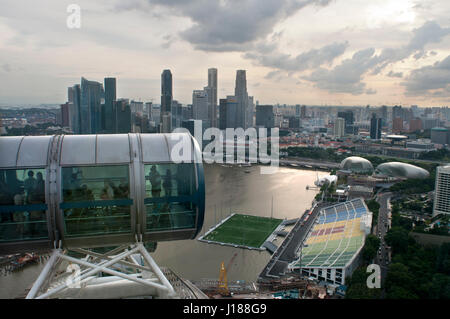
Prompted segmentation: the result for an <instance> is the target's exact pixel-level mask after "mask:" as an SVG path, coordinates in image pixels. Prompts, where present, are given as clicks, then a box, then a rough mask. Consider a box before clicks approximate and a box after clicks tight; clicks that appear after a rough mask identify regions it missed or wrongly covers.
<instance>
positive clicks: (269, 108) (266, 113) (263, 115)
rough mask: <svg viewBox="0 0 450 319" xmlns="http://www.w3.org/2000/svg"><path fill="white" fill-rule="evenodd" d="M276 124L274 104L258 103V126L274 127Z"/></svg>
mask: <svg viewBox="0 0 450 319" xmlns="http://www.w3.org/2000/svg"><path fill="white" fill-rule="evenodd" d="M274 126H275V116H274V114H273V105H258V106H257V107H256V127H265V128H268V129H269V128H273V127H274Z"/></svg>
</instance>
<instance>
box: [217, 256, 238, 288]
mask: <svg viewBox="0 0 450 319" xmlns="http://www.w3.org/2000/svg"><path fill="white" fill-rule="evenodd" d="M237 255H238V254H237V253H234V255H233V257H231V260H230V262H229V263H228V265H227V267H226V268H225V263H224V262H223V261H222V264H221V265H220V275H219V287H218V288H219V289H218V290H219V293H220V294H221V295H222V296H229V295H230V291H229V290H228V281H227V271H229V270H230V268H231V266H232V265H233V261H234V260H235V259H236V256H237Z"/></svg>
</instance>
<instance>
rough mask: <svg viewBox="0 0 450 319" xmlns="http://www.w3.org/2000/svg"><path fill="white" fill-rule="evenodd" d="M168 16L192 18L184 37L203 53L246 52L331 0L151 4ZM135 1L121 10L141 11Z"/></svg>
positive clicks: (164, 0)
mask: <svg viewBox="0 0 450 319" xmlns="http://www.w3.org/2000/svg"><path fill="white" fill-rule="evenodd" d="M147 1H148V4H149V5H150V6H151V7H154V8H163V9H169V10H168V11H167V14H170V15H179V16H183V17H188V18H190V20H191V21H192V25H191V26H190V27H188V28H187V29H185V30H183V31H181V32H180V37H181V38H182V39H184V40H186V41H188V42H189V43H191V44H192V45H193V46H194V48H195V49H198V50H203V51H246V50H248V49H249V48H251V46H252V44H253V43H254V42H255V41H258V40H260V39H263V38H265V37H266V36H268V35H269V34H271V33H272V32H273V28H274V26H275V25H276V24H277V23H278V22H280V21H282V20H284V19H286V18H288V17H290V16H292V15H294V14H295V13H296V12H298V11H299V10H300V9H302V8H304V7H306V6H309V5H315V6H327V5H328V4H329V3H330V2H331V0H278V1H272V0H223V1H210V0H147ZM142 6H143V4H142V3H141V2H139V1H133V2H132V3H128V4H127V5H125V6H123V5H121V6H119V7H118V10H131V9H133V8H141V7H142Z"/></svg>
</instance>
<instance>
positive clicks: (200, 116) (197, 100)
mask: <svg viewBox="0 0 450 319" xmlns="http://www.w3.org/2000/svg"><path fill="white" fill-rule="evenodd" d="M208 107H209V96H208V94H207V92H206V90H194V92H193V93H192V115H193V118H194V120H202V121H207V122H208V124H209V120H210V117H209V112H208V111H209V110H208ZM207 126H209V125H207Z"/></svg>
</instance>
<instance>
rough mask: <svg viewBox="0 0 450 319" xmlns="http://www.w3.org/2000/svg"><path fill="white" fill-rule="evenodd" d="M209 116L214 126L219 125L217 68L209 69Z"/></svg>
mask: <svg viewBox="0 0 450 319" xmlns="http://www.w3.org/2000/svg"><path fill="white" fill-rule="evenodd" d="M208 108H209V109H208V116H209V120H210V124H211V126H212V127H217V69H216V68H210V69H208Z"/></svg>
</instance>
